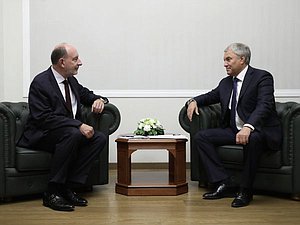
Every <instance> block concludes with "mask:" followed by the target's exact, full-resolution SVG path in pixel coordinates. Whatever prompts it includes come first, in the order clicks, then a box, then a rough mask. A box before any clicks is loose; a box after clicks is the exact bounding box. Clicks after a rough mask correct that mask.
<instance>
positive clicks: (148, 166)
mask: <svg viewBox="0 0 300 225" xmlns="http://www.w3.org/2000/svg"><path fill="white" fill-rule="evenodd" d="M131 168H132V169H168V168H169V164H168V163H131ZM186 168H187V169H190V163H189V162H187V163H186ZM109 169H110V170H116V169H117V163H109Z"/></svg>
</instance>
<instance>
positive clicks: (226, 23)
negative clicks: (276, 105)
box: [0, 0, 300, 162]
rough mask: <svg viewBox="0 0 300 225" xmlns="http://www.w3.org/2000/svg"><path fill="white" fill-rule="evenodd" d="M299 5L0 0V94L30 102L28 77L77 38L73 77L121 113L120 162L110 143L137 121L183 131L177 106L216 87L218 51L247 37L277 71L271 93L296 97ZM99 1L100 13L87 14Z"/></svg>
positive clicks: (258, 60) (256, 55)
mask: <svg viewBox="0 0 300 225" xmlns="http://www.w3.org/2000/svg"><path fill="white" fill-rule="evenodd" d="M75 3H78V4H75ZM42 4H44V5H45V6H48V7H42ZM52 4H56V5H55V7H52ZM199 4H200V5H199ZM299 4H300V3H299V1H298V0H255V1H250V2H249V1H240V0H227V1H225V0H212V1H204V0H172V1H171V0H154V1H147V0H128V1H123V0H112V1H104V0H98V1H96V0H94V1H92V0H88V1H78V0H75V2H73V1H72V4H70V1H67V0H59V1H58V0H44V1H32V0H22V1H17V0H13V1H12V0H0V9H2V10H1V12H3V14H2V13H1V15H3V16H2V17H1V18H0V19H1V21H0V50H1V52H0V82H1V83H0V100H1V101H3V100H5V101H27V98H26V97H25V96H26V95H27V91H28V85H29V82H30V80H31V78H32V77H33V76H34V75H35V74H36V73H38V72H40V71H41V70H44V69H46V68H47V67H48V66H49V64H50V59H49V55H50V52H51V50H52V48H53V46H54V45H55V44H57V43H59V42H62V41H67V42H70V43H72V44H74V45H75V46H76V47H77V48H78V50H79V54H80V56H81V58H82V59H83V61H84V65H83V67H82V68H81V69H80V73H79V75H78V79H79V80H80V81H81V82H82V83H83V84H84V85H86V86H88V87H91V88H92V89H93V90H95V92H96V93H99V94H104V95H107V96H108V97H109V98H110V101H111V102H112V103H114V104H115V105H116V106H117V107H118V108H119V109H120V112H121V114H122V119H121V125H120V128H119V129H118V130H117V132H116V133H115V134H113V135H112V136H111V138H110V151H111V152H110V162H116V143H115V142H114V140H115V139H116V137H117V135H119V134H122V133H128V132H132V131H133V130H134V129H135V128H136V125H137V122H138V120H139V119H141V118H144V117H157V118H158V119H159V120H160V121H161V122H162V123H163V125H164V127H165V128H166V131H167V132H174V133H183V134H186V133H185V132H184V131H183V130H182V129H181V128H180V126H179V123H178V113H179V110H180V109H181V107H182V106H183V105H184V103H185V101H186V100H187V99H188V98H189V97H192V96H194V95H196V94H199V93H201V92H204V91H205V90H209V89H212V88H213V87H214V86H215V85H216V82H217V81H218V80H219V79H220V78H221V77H222V76H223V75H224V69H223V66H222V55H223V49H224V48H225V47H226V45H227V44H229V43H231V42H235V41H241V42H245V43H247V44H249V45H250V47H251V49H252V52H253V58H252V65H253V66H257V67H260V68H265V69H267V70H269V71H270V72H272V73H273V75H274V77H275V85H276V96H277V100H279V101H286V100H293V101H298V102H300V91H299V90H300V89H299V83H300V76H299V66H298V65H297V62H298V60H299V58H300V55H299V54H300V51H298V49H300V46H299V45H300V42H299V41H298V40H299V39H300V24H299V23H300V14H299V13H298V12H299ZM1 6H2V7H3V8H1ZM57 7H58V8H60V9H57ZM95 8H97V9H99V11H98V14H97V15H96V16H97V17H96V18H97V20H95V21H91V18H94V16H95V13H93V14H92V13H91V12H94V11H93V10H94V9H95ZM55 9H57V10H55ZM64 12H65V14H63V13H64ZM46 13H50V14H55V15H54V16H52V17H50V16H44V15H46ZM87 20H88V21H89V23H86V21H87ZM59 24H61V27H60V26H58V25H59ZM98 24H99V25H98ZM97 27H98V29H97ZM68 28H70V29H68ZM66 31H67V32H66ZM78 32H79V33H78ZM132 35H133V36H132ZM95 37H97V38H95ZM296 40H297V41H296ZM2 50H3V51H2ZM2 66H3V67H2ZM287 78H289V79H292V80H293V82H290V81H288V80H287ZM141 83H142V84H141ZM188 146H189V143H188V144H187V153H188V155H187V156H188V157H187V158H188V161H189V147H188ZM133 161H137V162H166V161H167V154H166V152H165V151H155V150H154V151H150V152H149V153H147V152H140V153H139V152H136V153H135V154H134V157H133Z"/></svg>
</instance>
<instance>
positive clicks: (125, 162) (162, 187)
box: [116, 138, 188, 195]
mask: <svg viewBox="0 0 300 225" xmlns="http://www.w3.org/2000/svg"><path fill="white" fill-rule="evenodd" d="M116 142H117V164H118V166H117V170H118V174H117V183H116V193H119V194H123V195H179V194H183V193H187V192H188V184H187V182H186V148H185V147H186V142H187V140H186V139H172V138H168V139H151V138H147V139H126V138H118V139H116ZM147 149H148V150H155V149H166V150H167V151H168V152H169V182H168V183H167V181H166V184H157V182H154V183H153V184H151V183H150V184H149V183H148V184H142V183H139V182H136V183H132V179H131V154H132V153H133V152H135V151H137V150H147Z"/></svg>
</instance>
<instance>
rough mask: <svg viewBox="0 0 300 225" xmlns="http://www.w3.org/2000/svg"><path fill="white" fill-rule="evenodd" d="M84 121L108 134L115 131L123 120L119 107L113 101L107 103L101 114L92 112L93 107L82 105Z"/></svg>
mask: <svg viewBox="0 0 300 225" xmlns="http://www.w3.org/2000/svg"><path fill="white" fill-rule="evenodd" d="M82 116H83V121H84V122H86V123H87V124H89V125H91V126H93V127H94V129H95V130H98V131H101V132H103V133H104V134H106V135H110V134H112V133H114V132H115V131H116V130H117V129H118V127H119V125H120V122H121V115H120V111H119V110H118V108H117V107H116V106H115V105H113V104H112V103H108V104H105V107H104V110H103V112H102V113H100V114H96V113H93V112H91V107H86V106H83V107H82Z"/></svg>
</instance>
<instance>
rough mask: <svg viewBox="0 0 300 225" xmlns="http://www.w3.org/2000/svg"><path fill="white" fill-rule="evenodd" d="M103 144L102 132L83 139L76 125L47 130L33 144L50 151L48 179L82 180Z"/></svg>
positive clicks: (80, 182)
mask: <svg viewBox="0 0 300 225" xmlns="http://www.w3.org/2000/svg"><path fill="white" fill-rule="evenodd" d="M105 144H106V136H105V135H104V134H102V133H100V132H97V131H95V134H94V136H93V137H92V138H90V139H87V138H86V137H85V136H84V135H82V134H81V132H80V130H79V128H76V127H63V128H59V129H56V130H55V131H52V132H49V134H48V135H47V136H46V137H45V138H43V140H42V141H41V142H40V143H39V145H38V146H37V147H38V148H40V149H41V150H44V151H48V152H51V153H53V157H52V164H51V171H50V177H49V182H52V183H59V184H66V183H68V182H72V183H79V184H84V183H85V182H86V180H87V178H88V174H89V171H90V169H91V167H92V164H93V161H94V160H95V158H96V157H97V155H99V154H100V152H101V151H102V149H103V148H104V146H105Z"/></svg>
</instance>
